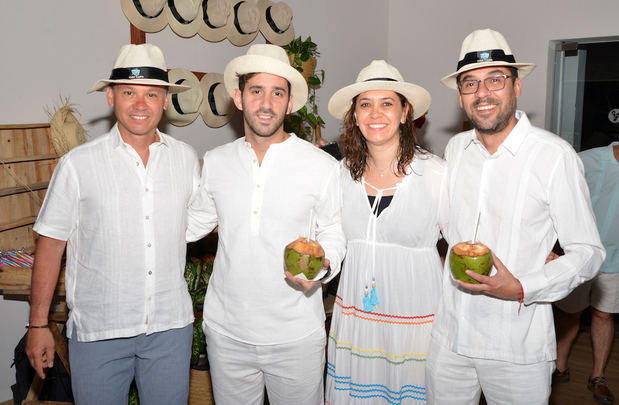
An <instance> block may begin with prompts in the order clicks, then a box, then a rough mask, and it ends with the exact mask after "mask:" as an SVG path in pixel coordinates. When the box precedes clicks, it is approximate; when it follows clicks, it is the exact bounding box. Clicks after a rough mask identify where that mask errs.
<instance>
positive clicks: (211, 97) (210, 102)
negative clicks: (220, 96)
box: [208, 82, 227, 117]
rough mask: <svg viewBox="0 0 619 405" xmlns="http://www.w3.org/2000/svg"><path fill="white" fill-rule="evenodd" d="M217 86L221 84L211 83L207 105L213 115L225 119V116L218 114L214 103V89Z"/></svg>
mask: <svg viewBox="0 0 619 405" xmlns="http://www.w3.org/2000/svg"><path fill="white" fill-rule="evenodd" d="M219 84H221V82H217V83H213V84H211V87H209V89H208V105H209V107H211V111H212V112H213V114H214V115H217V116H218V117H225V116H226V115H227V114H220V113H219V111H217V103H216V102H215V87H217V85H219Z"/></svg>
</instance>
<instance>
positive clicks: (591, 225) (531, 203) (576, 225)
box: [432, 111, 604, 364]
mask: <svg viewBox="0 0 619 405" xmlns="http://www.w3.org/2000/svg"><path fill="white" fill-rule="evenodd" d="M516 118H518V123H517V125H516V126H515V128H514V129H513V130H512V131H511V133H510V134H509V135H508V137H507V138H506V139H505V141H504V142H503V143H502V144H501V146H500V147H499V149H498V150H497V152H496V153H494V154H492V155H490V154H489V153H488V151H487V150H486V149H485V148H484V147H483V145H482V143H481V142H480V141H479V140H478V139H477V136H476V134H475V131H474V130H471V131H467V132H463V133H460V134H458V135H456V136H455V137H454V138H452V139H451V140H450V141H449V143H448V145H447V147H446V150H445V158H446V160H447V167H448V176H449V186H448V187H449V191H448V194H449V203H450V206H449V213H448V219H449V224H448V226H447V227H446V228H445V230H444V231H443V232H444V235H445V237H446V239H447V241H448V242H449V245H450V248H451V246H453V245H454V244H456V243H458V242H460V241H467V240H471V239H472V238H473V233H474V226H475V221H476V218H477V215H478V213H481V215H480V220H479V228H478V232H477V240H478V241H480V242H482V243H484V244H486V245H487V246H488V247H489V248H490V249H491V250H492V252H493V254H495V255H496V256H497V257H498V258H499V259H501V261H502V262H503V264H505V266H506V267H507V269H508V270H509V271H510V272H511V273H512V274H513V275H514V276H515V277H516V278H517V279H518V280H520V283H521V284H522V287H523V290H524V303H523V305H522V308H521V309H520V313H519V312H518V307H519V303H518V301H516V300H501V299H497V298H493V297H490V296H488V295H485V294H482V293H472V292H470V291H469V290H464V289H461V288H460V287H458V286H457V284H456V283H455V282H454V281H453V279H452V277H451V274H450V267H449V260H447V261H446V263H445V277H443V299H442V302H441V306H440V308H439V311H438V313H437V317H436V322H435V325H434V329H433V331H432V336H433V339H436V340H437V341H438V342H439V343H441V344H442V345H443V346H445V347H447V348H449V349H450V350H452V351H454V352H456V353H459V354H462V355H465V356H469V357H475V358H483V359H493V360H502V361H509V362H513V363H520V364H529V363H535V362H539V361H549V360H553V359H554V358H555V357H556V343H555V334H554V323H553V316H552V308H551V303H552V302H553V301H556V300H558V299H561V298H563V297H565V296H566V295H567V294H568V293H569V292H570V291H571V290H572V289H574V287H576V286H577V285H579V284H580V283H582V282H584V281H586V280H588V279H591V278H592V277H593V276H594V275H595V274H596V273H597V271H598V269H599V267H600V264H601V263H602V261H603V260H604V248H603V247H602V244H601V243H600V238H599V234H598V231H597V228H596V225H595V220H594V217H593V212H592V210H591V203H590V200H589V192H588V189H587V184H586V182H585V179H584V176H583V168H582V162H581V161H580V159H579V158H578V155H577V154H576V152H575V151H574V150H573V148H572V147H571V146H570V145H569V144H568V143H567V142H565V141H564V140H562V139H561V138H559V137H558V136H556V135H554V134H551V133H550V132H548V131H545V130H543V129H540V128H536V127H533V126H532V125H531V124H530V122H529V120H528V118H527V116H526V114H524V113H523V112H521V111H517V112H516ZM557 237H558V240H559V241H560V243H561V246H562V248H563V249H564V251H565V255H564V256H561V257H560V258H559V259H556V260H553V261H552V262H550V263H548V264H544V263H545V260H546V258H547V257H548V254H549V253H550V251H551V250H552V248H553V246H554V244H555V242H556V240H557ZM495 272H496V270H495V269H494V268H493V269H492V273H491V275H493V274H494V273H495Z"/></svg>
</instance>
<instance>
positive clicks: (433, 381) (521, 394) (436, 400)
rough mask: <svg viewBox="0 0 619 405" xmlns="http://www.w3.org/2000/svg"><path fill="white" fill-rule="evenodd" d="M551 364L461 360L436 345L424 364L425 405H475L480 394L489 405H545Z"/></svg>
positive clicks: (456, 355)
mask: <svg viewBox="0 0 619 405" xmlns="http://www.w3.org/2000/svg"><path fill="white" fill-rule="evenodd" d="M553 370H554V362H553V361H542V362H539V363H533V364H516V363H510V362H507V361H498V360H487V359H477V358H471V357H466V356H462V355H460V354H457V353H454V352H452V351H451V350H449V349H447V348H445V347H443V346H441V345H440V344H438V343H436V342H434V341H433V342H432V344H431V345H430V353H429V355H428V358H427V361H426V387H427V390H428V391H427V399H428V404H433V405H445V404H449V405H456V404H457V405H469V404H470V405H477V404H479V398H480V396H481V391H482V390H483V392H484V397H485V398H486V402H487V403H488V404H489V405H503V404H504V405H518V404H521V405H545V404H548V399H549V398H550V390H551V389H550V382H551V378H552V372H553Z"/></svg>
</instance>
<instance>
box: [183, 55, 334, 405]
mask: <svg viewBox="0 0 619 405" xmlns="http://www.w3.org/2000/svg"><path fill="white" fill-rule="evenodd" d="M224 83H225V85H226V89H227V91H228V93H229V94H230V95H231V96H232V97H233V99H234V103H235V105H236V107H237V108H238V109H239V110H242V112H243V120H244V132H245V137H243V138H240V139H238V140H236V141H234V142H231V143H228V144H226V145H223V146H221V147H218V148H216V149H214V150H212V151H209V152H207V153H206V154H205V155H204V165H203V170H202V178H201V183H200V188H199V192H198V195H197V197H196V200H195V202H194V203H192V206H191V207H190V222H189V229H188V240H196V239H198V238H200V237H202V236H203V235H204V234H206V233H208V232H210V231H211V230H212V229H213V228H214V227H215V225H218V234H219V244H218V249H217V254H216V256H215V263H214V270H213V275H212V277H211V279H210V281H209V288H208V290H207V293H206V299H205V301H204V331H205V335H206V342H207V351H208V358H209V363H210V366H211V378H212V385H213V394H214V397H215V402H217V403H229V404H244V405H252V404H262V403H263V395H264V388H265V386H266V389H267V392H268V397H269V403H271V404H273V405H277V404H281V405H283V404H285V405H291V404H308V405H310V404H313V405H314V404H322V402H323V401H324V399H323V398H324V394H323V375H324V366H325V343H326V334H325V327H324V319H325V315H324V309H323V304H322V290H321V288H320V282H321V281H322V282H323V283H326V282H328V281H329V280H330V279H332V278H333V276H334V275H335V274H337V272H338V271H339V265H340V262H341V260H342V258H343V256H344V252H345V236H344V233H343V231H342V227H341V214H340V211H341V196H340V190H339V174H338V171H339V165H338V163H337V161H336V160H335V159H333V158H332V157H331V156H329V154H327V153H326V152H324V151H322V150H320V149H319V148H317V147H315V146H314V145H312V144H311V143H309V142H306V141H304V140H301V139H300V138H297V137H296V136H295V135H294V134H288V133H286V132H285V131H284V128H283V121H284V117H285V115H286V114H289V113H290V112H292V111H296V110H298V109H299V108H301V107H302V106H303V105H304V104H305V101H306V99H307V84H306V82H305V79H304V78H303V76H301V74H300V73H299V72H298V71H296V70H295V69H294V68H292V67H291V66H290V63H289V61H288V57H287V56H286V53H285V51H284V50H283V49H282V48H281V47H279V46H275V45H269V44H266V45H265V44H257V45H253V46H251V47H250V48H249V49H248V51H247V54H246V55H243V56H239V57H237V58H235V59H233V60H232V61H231V62H230V63H229V64H228V65H227V66H226V69H225V71H224ZM310 221H313V222H314V224H315V227H314V228H315V239H316V240H317V241H318V242H319V243H320V244H321V245H322V247H323V249H324V251H325V257H326V258H328V260H326V262H327V263H326V264H325V268H326V267H327V265H328V262H329V260H330V263H331V269H332V272H331V273H330V274H329V273H327V275H325V276H322V279H321V280H319V281H307V280H302V279H300V278H297V277H293V276H292V275H291V274H290V273H289V272H286V274H284V248H285V246H286V245H287V244H288V243H290V242H292V241H293V240H295V239H296V238H298V237H300V236H303V237H306V236H308V235H307V233H308V229H309V228H310V226H309V222H310ZM311 236H312V237H313V235H311ZM319 277H320V276H319Z"/></svg>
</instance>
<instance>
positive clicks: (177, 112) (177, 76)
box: [165, 68, 203, 127]
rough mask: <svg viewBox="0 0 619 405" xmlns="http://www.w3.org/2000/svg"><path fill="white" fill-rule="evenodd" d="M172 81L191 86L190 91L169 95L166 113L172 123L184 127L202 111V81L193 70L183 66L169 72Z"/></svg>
mask: <svg viewBox="0 0 619 405" xmlns="http://www.w3.org/2000/svg"><path fill="white" fill-rule="evenodd" d="M168 77H169V78H170V82H171V83H174V84H177V85H185V86H189V87H190V89H189V90H188V91H185V92H182V93H172V94H169V95H168V98H169V99H168V108H167V109H166V110H165V115H166V118H167V119H168V121H169V122H170V124H172V125H176V126H178V127H182V126H185V125H188V124H191V123H192V122H193V121H194V120H195V119H196V117H197V116H198V114H199V113H200V104H201V103H202V98H203V95H202V88H201V87H200V81H199V80H198V78H197V77H196V75H195V74H193V73H192V72H191V71H189V70H187V69H183V68H174V69H171V70H170V71H169V72H168Z"/></svg>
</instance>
